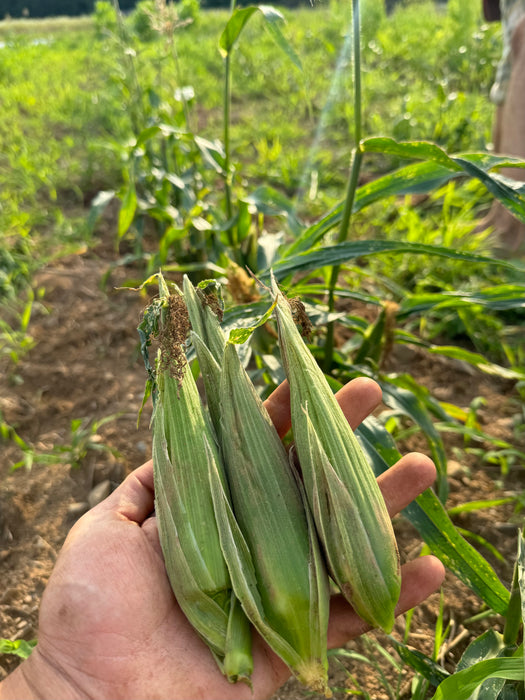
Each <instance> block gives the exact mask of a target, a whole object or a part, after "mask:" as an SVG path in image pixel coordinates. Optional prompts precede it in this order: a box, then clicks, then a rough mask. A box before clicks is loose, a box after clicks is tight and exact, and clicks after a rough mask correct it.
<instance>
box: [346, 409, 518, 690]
mask: <svg viewBox="0 0 525 700" xmlns="http://www.w3.org/2000/svg"><path fill="white" fill-rule="evenodd" d="M357 435H358V436H359V438H360V441H361V444H362V445H363V448H364V449H365V451H366V453H367V454H368V457H369V459H370V461H371V464H372V467H373V469H374V472H375V474H376V477H377V476H379V475H380V474H382V473H383V472H384V471H386V470H387V469H388V468H389V467H391V466H392V465H393V464H395V462H397V460H398V459H400V458H401V455H400V454H399V452H398V451H397V449H396V447H395V445H394V442H393V440H392V437H391V435H390V434H389V433H388V432H387V431H386V430H385V428H384V427H383V426H382V425H381V424H380V423H379V421H378V420H377V419H371V418H367V419H366V421H364V422H363V423H362V424H361V425H360V427H359V428H358V430H357ZM403 515H404V516H405V517H406V518H407V519H408V520H409V522H410V523H411V524H412V525H413V526H414V527H415V528H416V530H417V531H418V532H419V534H420V535H421V537H422V538H423V540H424V542H425V543H426V544H427V545H428V546H429V547H430V549H431V551H432V552H433V554H435V555H436V556H437V557H438V558H439V559H440V560H441V561H442V562H443V564H444V565H445V566H446V567H447V568H448V569H449V570H450V571H452V573H454V574H455V575H456V576H457V577H458V578H459V579H460V580H461V581H463V583H464V584H465V585H467V586H468V587H469V588H470V589H471V590H472V591H474V592H475V593H476V594H477V595H478V596H479V597H480V598H481V599H482V600H483V601H484V602H485V603H486V604H487V605H488V606H489V607H490V608H492V609H493V610H495V611H496V612H498V613H500V614H501V615H505V613H506V611H507V607H508V603H509V592H508V591H507V589H506V588H505V586H504V585H503V584H502V583H501V581H500V580H499V579H498V577H497V575H496V573H495V571H494V569H493V568H492V567H491V566H490V564H489V563H488V562H487V560H486V559H484V558H483V557H482V556H481V554H480V553H479V552H478V551H476V550H475V549H474V547H472V546H471V545H470V544H469V543H468V542H467V541H466V540H465V539H464V538H463V537H462V536H461V535H460V534H459V532H458V531H457V529H456V527H455V526H454V524H453V523H452V521H451V520H450V518H449V517H448V515H447V512H446V510H445V509H444V507H443V505H442V504H441V502H440V500H439V499H438V498H437V496H436V495H435V494H434V492H433V491H432V490H431V489H427V490H426V491H424V492H423V493H422V494H421V495H420V496H418V498H417V499H416V500H415V501H413V502H412V503H411V504H410V505H408V506H407V507H406V508H405V509H404V510H403ZM450 697H453V696H452V695H451V696H450Z"/></svg>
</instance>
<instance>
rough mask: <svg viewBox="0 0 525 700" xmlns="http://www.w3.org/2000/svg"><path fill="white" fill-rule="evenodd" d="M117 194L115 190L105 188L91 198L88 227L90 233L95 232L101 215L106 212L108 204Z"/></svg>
mask: <svg viewBox="0 0 525 700" xmlns="http://www.w3.org/2000/svg"><path fill="white" fill-rule="evenodd" d="M114 196H115V191H114V190H104V191H101V192H99V193H98V194H97V195H96V196H95V197H93V199H92V200H91V205H90V207H89V214H88V218H87V227H88V231H89V232H90V233H93V231H94V229H95V224H96V223H97V221H98V218H99V216H100V215H101V214H102V213H103V212H104V210H105V209H106V207H107V206H108V204H109V203H110V202H111V200H112V199H113V197H114Z"/></svg>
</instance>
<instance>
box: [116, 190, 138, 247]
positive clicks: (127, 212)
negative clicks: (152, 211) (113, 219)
mask: <svg viewBox="0 0 525 700" xmlns="http://www.w3.org/2000/svg"><path fill="white" fill-rule="evenodd" d="M136 210H137V192H136V190H135V182H134V181H133V180H131V181H130V182H129V183H128V186H127V188H126V190H125V192H124V196H123V198H122V204H121V205H120V211H119V213H118V237H119V238H122V236H124V234H125V233H126V232H127V230H128V229H129V227H130V226H131V223H132V221H133V219H134V217H135V212H136Z"/></svg>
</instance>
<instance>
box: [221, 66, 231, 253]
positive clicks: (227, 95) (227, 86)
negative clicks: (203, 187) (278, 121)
mask: <svg viewBox="0 0 525 700" xmlns="http://www.w3.org/2000/svg"><path fill="white" fill-rule="evenodd" d="M230 65H231V64H230V54H229V53H228V54H227V56H226V58H225V59H224V68H225V76H224V108H223V109H224V170H225V171H226V179H225V183H224V189H225V194H226V218H227V219H228V220H229V219H231V217H232V213H233V208H232V196H231V173H230V107H231V67H230ZM229 234H230V237H231V229H230V231H229ZM230 245H233V240H230Z"/></svg>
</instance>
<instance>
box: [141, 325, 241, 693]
mask: <svg viewBox="0 0 525 700" xmlns="http://www.w3.org/2000/svg"><path fill="white" fill-rule="evenodd" d="M168 323H169V320H168ZM168 336H169V333H168ZM164 350H165V351H166V352H169V351H168V350H167V349H166V348H165V349H164ZM162 352H163V350H161V357H160V360H159V362H158V367H159V371H158V375H157V381H158V398H157V401H156V405H155V412H154V417H153V469H154V483H155V499H156V502H155V509H156V514H157V522H158V528H159V536H160V542H161V546H162V551H163V555H164V560H165V564H166V570H167V573H168V577H169V580H170V584H171V587H172V589H173V592H174V594H175V597H176V598H177V601H178V603H179V605H180V607H181V609H182V610H183V612H184V613H185V615H186V617H187V618H188V620H189V621H190V623H191V624H192V626H193V627H194V628H195V630H196V631H197V633H198V634H199V635H200V636H201V638H202V639H203V640H204V641H205V642H206V644H207V645H208V646H209V648H210V649H211V651H212V652H213V654H214V656H215V658H216V660H217V662H218V664H219V667H220V668H221V670H222V671H223V672H224V673H225V674H226V675H227V676H228V678H229V680H230V681H236V680H245V681H247V682H249V679H250V675H251V672H252V667H253V662H252V657H251V631H250V625H249V622H248V620H247V618H246V616H245V615H244V613H242V611H241V610H240V608H239V605H238V603H237V602H236V601H235V599H234V596H233V589H232V584H231V579H230V575H229V572H228V569H227V566H226V563H225V561H224V556H223V554H222V549H221V545H220V540H219V533H218V530H217V525H216V523H215V518H214V507H213V500H212V496H211V493H210V487H209V472H210V468H211V466H210V465H213V469H214V470H215V471H216V473H217V474H218V475H219V476H218V478H219V480H220V482H221V484H222V487H223V488H224V490H225V492H226V493H227V486H226V480H225V476H224V468H223V466H222V462H221V458H220V455H219V451H218V448H217V445H216V438H215V435H214V433H213V430H212V427H211V423H210V421H209V419H208V417H207V415H206V414H205V412H204V410H203V408H202V406H201V402H200V396H199V393H198V390H197V386H196V384H195V381H194V379H193V376H192V374H191V371H190V370H189V366H188V364H187V361H186V359H185V357H184V353H182V355H181V354H180V353H174V355H175V356H176V357H177V362H178V363H179V367H178V368H177V369H176V372H175V373H176V376H172V374H173V372H172V368H170V367H169V363H168V364H166V362H164V361H163V358H162ZM168 359H171V358H168Z"/></svg>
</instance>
